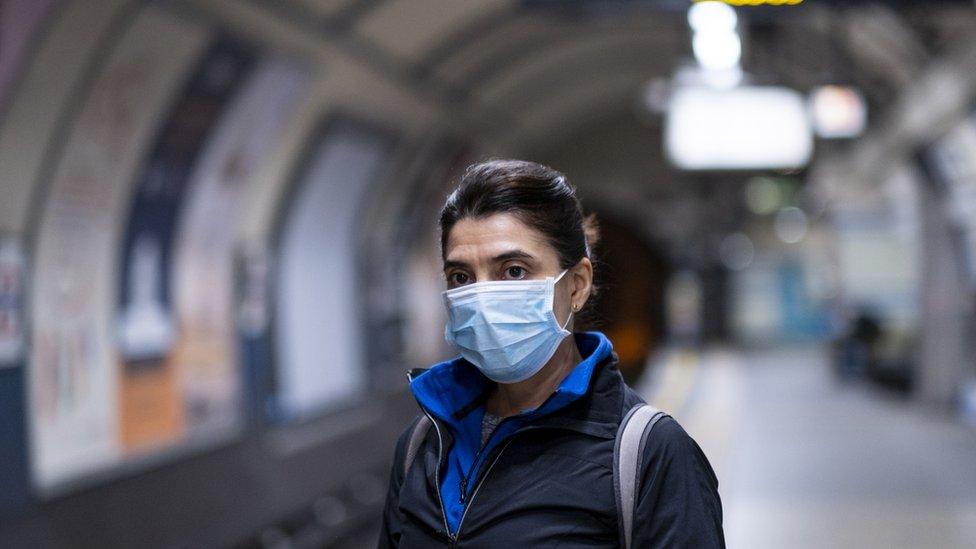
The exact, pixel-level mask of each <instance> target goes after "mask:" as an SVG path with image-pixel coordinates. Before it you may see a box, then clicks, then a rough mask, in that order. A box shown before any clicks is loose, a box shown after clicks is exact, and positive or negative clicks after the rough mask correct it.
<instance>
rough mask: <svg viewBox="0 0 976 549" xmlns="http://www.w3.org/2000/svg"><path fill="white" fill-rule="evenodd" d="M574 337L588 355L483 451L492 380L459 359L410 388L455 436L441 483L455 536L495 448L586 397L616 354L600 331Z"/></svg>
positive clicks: (437, 367)
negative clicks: (597, 371)
mask: <svg viewBox="0 0 976 549" xmlns="http://www.w3.org/2000/svg"><path fill="white" fill-rule="evenodd" d="M573 337H574V338H575V339H576V346H577V347H578V348H579V352H580V355H581V356H582V357H583V360H582V362H580V363H579V364H577V365H576V366H575V367H574V368H573V370H571V371H570V372H569V374H567V375H566V377H565V378H564V379H563V381H562V382H561V383H560V384H559V387H558V388H557V389H556V390H555V391H554V392H553V394H552V395H550V396H549V398H548V399H547V400H546V401H545V402H543V403H542V404H541V405H540V406H539V407H538V408H531V409H526V410H522V411H521V412H520V413H519V414H516V415H514V416H511V417H507V418H505V419H504V420H502V422H501V423H499V424H498V427H497V428H495V430H494V432H493V433H492V434H491V437H490V438H489V439H488V441H487V442H486V443H485V446H484V447H483V448H482V447H481V422H482V419H483V418H484V415H485V406H484V399H485V397H486V396H487V393H486V390H487V389H488V388H489V387H490V386H491V385H493V384H494V382H493V381H491V380H490V379H488V378H487V377H485V375H484V374H482V373H481V371H480V370H478V368H477V367H475V366H474V365H473V364H471V363H470V362H468V361H467V360H465V359H463V358H461V357H456V358H454V359H451V360H448V361H445V362H440V363H438V364H435V365H434V366H432V367H431V368H430V369H429V370H427V371H426V372H424V373H422V374H420V375H419V376H417V377H415V378H414V379H413V380H412V381H411V382H410V389H411V390H412V391H413V394H414V396H415V397H416V399H417V402H418V403H419V404H420V406H421V407H423V408H424V409H426V410H427V411H428V412H429V413H430V414H431V415H433V416H434V417H436V418H437V419H439V420H440V421H442V422H443V423H444V424H446V425H448V426H449V427H450V428H451V430H452V431H453V434H454V444H452V445H451V448H450V450H449V453H448V456H447V467H446V472H445V473H444V475H443V476H442V477H441V479H440V481H441V486H440V492H441V499H442V500H443V502H444V511H445V514H446V516H447V523H448V526H449V527H450V529H451V532H452V533H456V532H457V529H458V524H459V523H460V521H461V516H462V515H463V514H464V507H465V505H466V502H467V500H468V499H470V496H471V492H472V491H473V489H474V487H475V486H474V484H475V482H474V480H475V477H476V475H477V474H478V471H479V470H480V469H481V466H482V464H483V463H484V460H485V458H486V457H487V456H488V455H489V454H491V450H492V449H493V448H494V447H495V446H497V445H498V444H501V443H502V442H504V441H505V439H507V438H508V437H509V436H511V435H512V433H514V432H515V431H517V430H518V429H520V428H521V427H523V426H525V425H527V424H529V423H531V422H532V421H533V420H535V419H538V418H540V417H542V416H545V415H547V414H549V413H552V412H554V411H556V410H559V409H560V408H562V407H564V406H566V405H568V404H569V403H571V402H573V401H574V400H576V399H578V398H580V397H581V396H583V395H585V394H586V392H587V390H588V389H589V386H590V378H591V377H592V374H593V368H594V367H595V366H596V365H597V364H599V363H600V361H602V360H603V359H604V358H606V357H607V356H609V355H610V353H611V352H612V351H613V348H612V346H611V344H610V340H609V339H607V337H606V336H605V335H603V334H602V333H600V332H578V333H574V334H573Z"/></svg>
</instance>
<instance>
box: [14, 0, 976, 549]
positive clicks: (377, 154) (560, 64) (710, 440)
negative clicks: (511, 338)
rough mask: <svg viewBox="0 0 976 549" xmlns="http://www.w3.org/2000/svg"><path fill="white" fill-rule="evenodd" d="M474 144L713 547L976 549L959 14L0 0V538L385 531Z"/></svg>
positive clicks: (969, 48)
mask: <svg viewBox="0 0 976 549" xmlns="http://www.w3.org/2000/svg"><path fill="white" fill-rule="evenodd" d="M490 156H496V157H516V158H524V159H530V160H534V161H538V162H542V163H545V164H547V165H550V166H552V167H553V168H555V169H557V170H560V171H562V172H564V173H565V174H566V175H567V176H568V178H569V180H570V181H571V182H572V183H573V184H574V185H576V186H577V187H578V191H579V194H580V197H581V199H582V202H583V204H584V206H585V208H586V209H587V210H588V211H590V212H594V213H595V214H596V215H597V217H598V219H599V220H600V222H601V226H602V232H603V239H602V241H601V243H600V245H599V246H598V247H597V249H596V250H595V251H596V255H597V258H598V262H597V271H598V281H600V282H601V283H602V284H603V285H604V288H605V289H604V292H603V294H602V296H601V297H600V301H599V302H598V303H597V305H596V308H595V310H594V312H593V314H592V315H591V317H590V318H589V319H588V323H587V324H586V326H580V327H579V328H586V329H597V330H601V331H604V332H605V333H606V334H607V335H608V336H609V337H610V339H611V340H612V341H613V343H614V346H615V349H616V351H617V353H618V355H619V356H620V359H621V366H622V369H623V371H624V374H625V376H626V377H627V379H628V380H629V381H630V382H631V383H632V384H633V385H634V386H635V387H637V388H639V390H640V391H641V392H642V394H644V395H645V397H646V398H647V399H648V400H649V401H650V402H652V403H654V404H656V405H658V406H659V407H662V408H664V409H666V410H667V411H669V412H670V413H671V414H672V415H673V416H674V417H675V418H676V419H677V420H678V421H679V422H680V423H681V424H682V425H683V426H684V427H685V429H686V430H687V431H688V432H689V433H690V434H691V435H692V436H693V437H694V438H695V439H696V440H697V441H698V442H699V444H700V445H701V446H702V448H703V449H704V450H705V452H706V454H707V455H708V457H709V459H710V460H711V463H712V465H713V467H714V468H715V470H716V472H717V474H718V477H719V483H720V484H719V492H720V494H721V497H722V500H723V505H724V525H725V532H726V537H727V542H728V544H729V546H730V547H771V548H772V547H776V548H780V547H818V548H819V547H858V548H860V547H972V546H974V545H976V362H974V359H976V348H974V341H976V4H974V2H973V1H972V0H965V1H963V0H959V1H945V2H936V1H917V2H912V1H907V0H905V1H894V0H892V1H885V2H867V1H865V2H860V1H858V2H842V1H831V0H766V1H762V0H749V1H746V0H737V1H732V0H729V1H728V2H727V3H720V2H710V1H709V2H691V1H689V0H656V1H655V0H644V1H640V0H563V1H557V0H519V1H516V0H463V1H459V0H158V1H148V0H2V1H0V546H2V547H11V548H14V547H17V548H19V547H31V548H34V547H42V548H46V547H51V548H74V547H83V548H87V547H99V548H110V547H143V548H150V547H161V548H163V547H165V548H170V547H241V548H258V547H262V548H276V549H279V548H280V549H284V548H292V547H294V548H305V547H330V546H335V547H340V546H341V547H370V546H374V545H375V539H376V537H375V536H376V533H377V528H378V520H379V510H380V507H381V506H382V503H383V498H384V497H385V493H386V485H387V479H388V475H389V468H390V462H391V459H392V449H393V442H394V440H395V437H396V436H397V435H398V434H399V433H400V432H401V431H402V430H403V429H404V428H405V427H406V425H407V424H408V423H409V422H410V420H411V419H412V418H413V417H414V415H415V414H416V413H417V408H416V403H415V402H413V400H412V397H411V396H410V394H409V392H408V391H407V381H406V377H405V371H406V370H407V369H408V368H412V367H424V366H429V365H430V364H432V363H434V362H437V361H440V360H443V359H445V358H448V357H450V356H452V354H453V353H451V350H450V349H449V348H448V347H447V346H446V343H445V342H444V340H443V336H442V334H443V323H444V311H443V306H442V303H441V300H440V296H439V292H440V291H441V290H442V289H443V287H444V280H443V277H442V274H441V266H440V258H439V254H438V250H437V240H436V236H437V233H436V225H435V221H436V215H437V212H438V210H439V208H440V206H441V205H442V203H443V200H444V198H445V195H446V193H447V191H448V190H449V189H450V188H451V186H452V184H453V183H454V182H456V179H457V177H458V175H459V174H460V172H461V171H462V170H463V169H464V167H465V166H467V165H468V164H470V163H472V162H475V161H478V160H482V159H485V158H487V157H490Z"/></svg>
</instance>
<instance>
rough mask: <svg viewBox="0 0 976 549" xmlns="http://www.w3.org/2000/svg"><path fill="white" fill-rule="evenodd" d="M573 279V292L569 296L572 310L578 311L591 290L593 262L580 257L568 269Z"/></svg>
mask: <svg viewBox="0 0 976 549" xmlns="http://www.w3.org/2000/svg"><path fill="white" fill-rule="evenodd" d="M570 274H571V275H572V280H573V293H572V295H571V296H570V298H571V302H572V307H573V312H574V313H575V312H579V311H580V309H582V308H583V305H585V304H586V301H587V300H588V299H589V298H590V293H591V292H592V291H593V263H592V262H591V261H590V258H588V257H584V258H583V259H580V260H579V261H578V262H577V263H576V265H573V267H572V268H571V269H570Z"/></svg>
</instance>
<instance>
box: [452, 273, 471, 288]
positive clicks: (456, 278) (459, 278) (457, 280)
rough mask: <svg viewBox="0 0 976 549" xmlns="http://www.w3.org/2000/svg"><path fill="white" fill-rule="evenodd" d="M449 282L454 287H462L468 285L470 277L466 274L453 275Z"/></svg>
mask: <svg viewBox="0 0 976 549" xmlns="http://www.w3.org/2000/svg"><path fill="white" fill-rule="evenodd" d="M448 281H449V282H451V283H452V284H454V285H457V286H460V285H461V284H466V283H467V282H468V275H466V274H464V273H451V276H450V277H448Z"/></svg>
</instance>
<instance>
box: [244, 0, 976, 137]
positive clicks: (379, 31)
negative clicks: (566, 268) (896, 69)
mask: <svg viewBox="0 0 976 549" xmlns="http://www.w3.org/2000/svg"><path fill="white" fill-rule="evenodd" d="M250 1H251V2H252V3H253V4H254V5H257V6H259V7H261V8H262V9H264V10H266V11H267V12H268V13H269V14H271V15H273V16H279V17H284V18H286V19H287V20H288V21H289V22H291V23H292V24H294V25H298V26H301V27H303V28H304V29H305V30H306V31H308V30H311V31H313V32H314V33H315V34H316V35H317V36H320V37H321V39H322V40H324V41H328V42H331V43H335V44H338V45H340V46H342V47H343V48H344V49H345V50H346V51H347V52H349V53H351V54H353V55H354V56H355V57H357V58H359V59H360V60H362V61H365V62H367V63H369V64H371V65H372V66H374V67H377V68H378V69H379V70H382V71H383V72H385V73H388V74H390V75H392V76H393V77H395V78H397V79H399V80H400V81H401V82H403V83H405V84H407V85H409V86H410V87H412V88H414V89H415V90H417V91H419V92H420V93H423V94H427V95H432V96H433V97H434V98H435V99H436V100H437V101H438V102H440V103H443V104H444V105H448V106H450V107H451V108H454V109H458V110H460V111H463V112H465V113H466V114H469V115H470V117H471V119H473V120H478V121H479V122H480V124H481V127H479V128H476V129H475V128H472V130H474V131H475V133H478V134H480V135H483V136H489V137H490V139H492V140H495V139H498V140H501V141H502V142H506V141H510V142H512V143H515V142H525V141H526V140H527V139H531V138H534V137H538V136H545V135H547V134H549V132H550V131H551V129H552V128H550V127H548V125H549V124H551V123H552V122H553V121H556V122H557V123H558V121H559V120H563V121H564V122H565V123H567V124H577V120H576V119H577V118H579V117H582V118H586V111H587V110H588V109H590V107H591V105H592V107H593V108H595V109H597V110H599V109H601V108H603V106H606V105H608V104H612V103H616V104H618V107H619V105H621V104H629V103H632V102H633V101H634V98H635V95H636V94H638V93H639V92H640V90H641V89H642V86H643V85H644V83H646V82H647V81H648V80H650V79H652V78H655V77H666V76H669V75H670V74H671V73H672V72H673V71H674V70H675V68H676V67H677V66H678V65H679V64H681V63H682V62H686V61H687V60H689V59H690V38H689V34H688V30H687V28H686V24H685V23H684V10H683V8H684V6H686V5H687V2H678V1H671V2H638V1H636V0H635V1H632V2H613V3H607V4H603V5H604V6H610V5H613V6H614V9H597V10H594V9H586V10H581V9H577V10H574V9H553V8H550V7H546V6H555V5H557V4H558V5H562V6H563V7H564V8H565V5H566V4H570V5H572V4H573V3H572V2H568V3H566V2H564V3H561V4H559V3H553V2H548V3H547V2H544V1H539V0H536V1H532V2H525V1H520V0H464V1H457V0H250ZM829 4H832V3H831V2H825V3H819V4H818V5H813V3H809V4H804V5H803V6H800V7H780V8H766V9H755V8H752V9H740V10H739V13H740V14H745V18H746V19H747V24H746V25H745V27H744V34H745V39H746V42H745V44H746V46H745V58H744V61H743V63H744V66H745V67H746V70H747V72H749V73H750V74H753V75H754V76H755V77H756V79H757V81H759V82H764V83H781V84H786V85H792V86H795V87H797V88H798V89H801V90H805V89H808V88H810V87H812V86H813V85H816V84H819V83H827V82H831V81H832V82H841V83H844V82H849V83H855V84H858V85H860V86H861V87H862V89H863V90H864V91H865V93H866V95H868V96H869V100H871V101H873V102H875V105H872V106H877V103H878V102H883V101H885V100H887V99H890V97H891V95H892V94H891V89H890V88H891V86H892V85H894V84H896V83H897V82H899V81H903V80H904V78H905V75H904V74H893V73H891V72H890V71H888V72H886V71H885V69H884V67H885V66H889V65H890V66H902V67H906V66H907V67H911V66H912V65H916V64H917V63H916V61H917V60H918V59H919V57H920V56H921V55H924V53H923V52H924V50H923V49H920V47H919V46H918V38H917V37H915V36H913V32H915V31H916V30H917V31H918V32H919V33H921V34H922V35H924V36H939V35H940V33H943V31H939V30H938V29H942V28H943V27H944V28H945V29H947V30H945V31H944V33H950V32H951V31H952V29H953V28H956V27H958V25H955V24H954V21H956V20H957V19H956V18H953V17H947V16H946V15H945V11H939V10H932V12H933V13H932V14H931V15H925V16H921V15H917V12H911V21H905V20H902V19H899V15H896V14H895V13H894V12H893V11H891V10H889V9H886V8H883V7H879V6H877V5H871V6H864V5H862V6H855V7H853V8H842V9H835V8H831V7H830V6H829ZM593 5H596V4H594V3H590V4H589V6H593ZM969 10H970V11H971V6H970V7H969ZM949 11H951V9H950V10H949ZM936 12H938V13H937V14H936ZM918 13H922V12H918ZM924 13H927V12H924ZM939 21H941V23H939ZM933 28H934V29H936V31H933V30H932V29H933ZM865 41H867V42H869V43H870V44H868V45H865ZM886 43H887V44H889V45H888V46H886V45H885V44H886ZM872 44H873V45H875V46H877V47H876V48H874V50H873V51H872V50H871V48H869V47H868V46H869V45H872ZM750 45H752V46H754V47H750ZM895 46H897V47H895ZM902 61H905V63H904V64H903V65H899V63H901V62H902ZM906 70H907V69H906ZM588 102H593V103H588ZM572 109H579V110H578V111H577V112H579V113H580V114H579V116H577V115H574V114H573V112H572Z"/></svg>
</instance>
